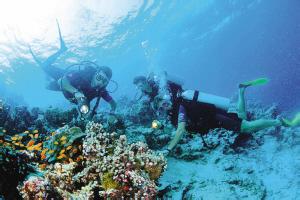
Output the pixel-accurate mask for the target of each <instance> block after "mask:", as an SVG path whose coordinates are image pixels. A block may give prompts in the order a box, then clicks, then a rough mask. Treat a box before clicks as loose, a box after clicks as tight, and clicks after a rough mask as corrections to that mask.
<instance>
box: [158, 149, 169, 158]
mask: <svg viewBox="0 0 300 200" xmlns="http://www.w3.org/2000/svg"><path fill="white" fill-rule="evenodd" d="M170 151H171V150H170V149H164V150H161V151H158V154H161V155H163V156H164V157H167V156H168V155H169V154H170Z"/></svg>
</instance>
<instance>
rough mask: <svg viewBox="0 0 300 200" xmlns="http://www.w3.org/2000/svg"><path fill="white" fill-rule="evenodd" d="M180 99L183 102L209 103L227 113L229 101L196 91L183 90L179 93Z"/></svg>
mask: <svg viewBox="0 0 300 200" xmlns="http://www.w3.org/2000/svg"><path fill="white" fill-rule="evenodd" d="M181 97H182V98H183V99H185V100H191V101H193V100H194V101H197V102H201V103H209V104H213V105H215V106H216V107H217V108H219V109H222V110H225V111H227V110H228V109H229V106H230V99H229V98H225V97H220V96H216V95H213V94H208V93H204V92H199V91H197V90H185V91H183V92H182V93H181Z"/></svg>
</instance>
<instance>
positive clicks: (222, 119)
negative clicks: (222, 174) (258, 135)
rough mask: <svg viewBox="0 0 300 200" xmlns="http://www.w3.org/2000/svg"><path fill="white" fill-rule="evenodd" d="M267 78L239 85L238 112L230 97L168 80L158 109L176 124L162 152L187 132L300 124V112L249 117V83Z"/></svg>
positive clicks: (260, 81)
mask: <svg viewBox="0 0 300 200" xmlns="http://www.w3.org/2000/svg"><path fill="white" fill-rule="evenodd" d="M267 82H268V79H265V78H261V79H256V80H253V81H248V82H245V83H242V84H240V85H239V99H238V104H237V108H238V113H229V112H227V111H228V109H229V104H230V100H229V99H227V98H224V97H219V96H215V95H211V94H206V93H203V92H199V91H195V90H183V89H182V86H181V85H180V84H177V83H176V82H172V81H167V89H168V94H167V95H164V96H163V97H159V100H158V110H159V111H162V112H167V114H168V115H169V117H170V121H171V123H172V125H174V126H175V127H177V130H176V133H175V137H174V138H173V139H172V140H171V142H170V143H169V145H168V147H167V149H166V150H163V151H162V152H161V153H162V154H164V155H166V156H167V155H168V154H169V153H170V151H172V149H173V148H174V147H175V146H176V145H177V143H178V142H179V141H180V139H181V137H182V136H183V134H184V133H185V132H196V133H201V134H205V133H207V132H208V131H209V130H210V129H214V128H225V129H227V130H231V131H235V132H239V133H252V132H256V131H259V130H262V129H265V128H269V127H277V126H285V127H294V126H299V125H300V113H298V114H297V115H296V117H295V118H294V119H293V120H291V121H290V120H288V119H285V118H281V119H258V120H254V121H248V120H247V119H246V117H247V113H246V106H245V98H244V94H245V90H246V88H247V87H249V86H254V85H261V84H265V83H267Z"/></svg>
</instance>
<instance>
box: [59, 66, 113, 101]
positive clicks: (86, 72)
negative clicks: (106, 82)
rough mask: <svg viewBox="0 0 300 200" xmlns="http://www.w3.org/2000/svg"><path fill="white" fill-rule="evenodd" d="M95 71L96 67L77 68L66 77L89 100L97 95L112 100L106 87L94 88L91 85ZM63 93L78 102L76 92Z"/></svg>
mask: <svg viewBox="0 0 300 200" xmlns="http://www.w3.org/2000/svg"><path fill="white" fill-rule="evenodd" d="M95 73H96V69H95V68H94V67H86V68H85V69H83V70H75V71H71V72H69V73H67V74H66V78H67V79H68V80H69V82H70V84H71V85H72V86H73V87H75V88H76V89H78V90H79V91H80V92H82V93H83V94H84V96H85V97H86V98H87V101H88V102H90V101H92V100H93V99H94V98H96V97H101V98H103V99H104V100H105V101H106V102H111V101H112V100H113V98H112V97H111V96H110V95H109V93H108V92H107V90H106V89H105V88H94V87H92V86H91V81H92V78H93V76H94V74H95ZM63 94H64V96H65V97H66V98H67V99H69V100H70V101H71V102H73V103H76V100H75V98H74V94H72V93H70V92H67V91H63Z"/></svg>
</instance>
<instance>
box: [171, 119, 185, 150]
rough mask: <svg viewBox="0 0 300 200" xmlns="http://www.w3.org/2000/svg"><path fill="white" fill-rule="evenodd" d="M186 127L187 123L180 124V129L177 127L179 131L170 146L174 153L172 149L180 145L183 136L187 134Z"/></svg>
mask: <svg viewBox="0 0 300 200" xmlns="http://www.w3.org/2000/svg"><path fill="white" fill-rule="evenodd" d="M185 126H186V123H185V122H179V123H178V127H177V130H176V134H175V137H174V138H173V139H172V140H171V142H170V144H169V146H168V150H169V151H172V149H173V148H174V147H175V146H176V145H177V144H178V142H179V141H180V139H181V138H182V136H183V134H184V132H185Z"/></svg>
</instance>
